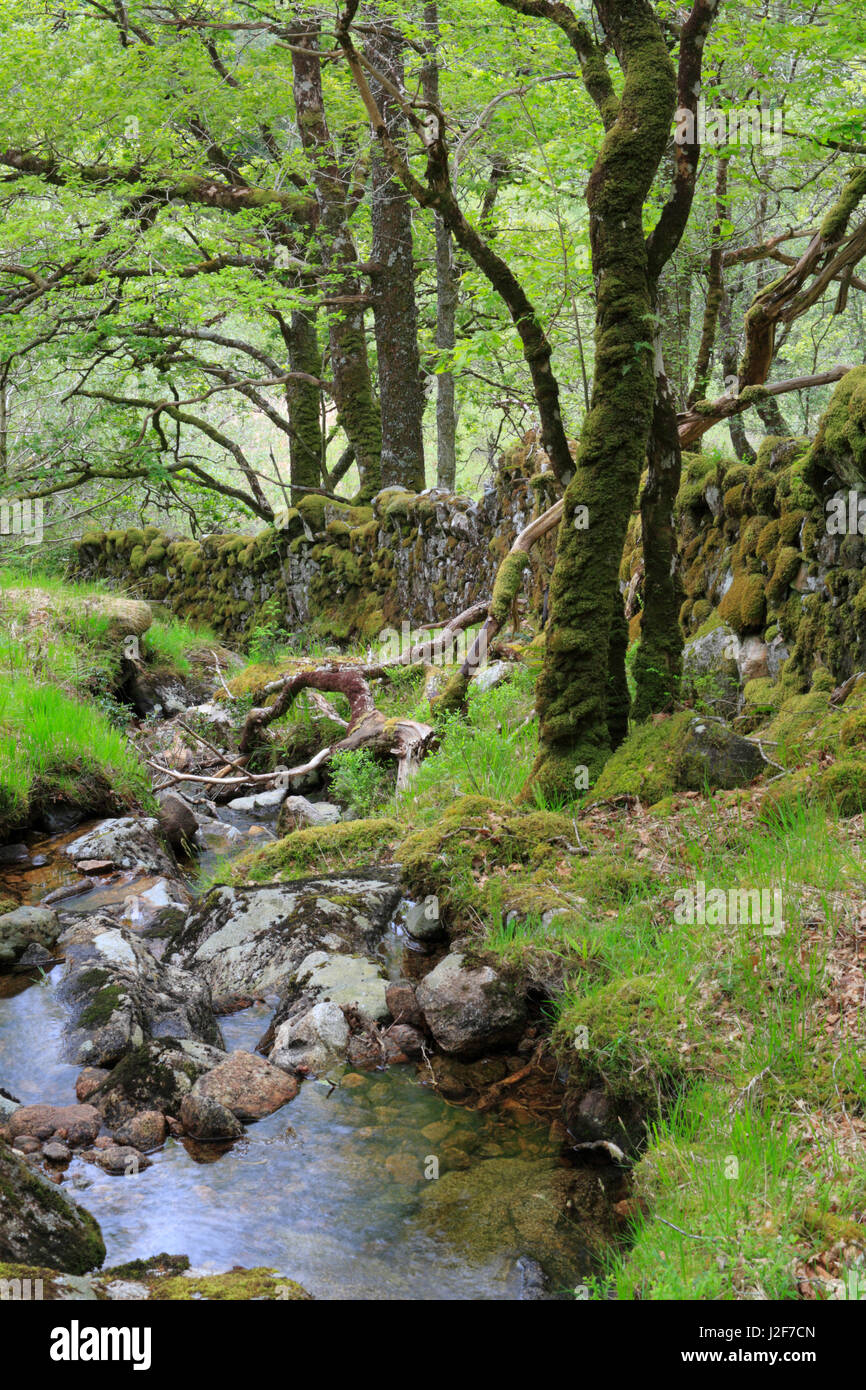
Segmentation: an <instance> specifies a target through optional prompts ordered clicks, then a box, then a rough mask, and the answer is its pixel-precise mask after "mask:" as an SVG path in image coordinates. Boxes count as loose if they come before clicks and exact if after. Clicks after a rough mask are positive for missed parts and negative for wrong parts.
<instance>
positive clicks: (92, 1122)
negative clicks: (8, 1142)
mask: <svg viewBox="0 0 866 1390" xmlns="http://www.w3.org/2000/svg"><path fill="white" fill-rule="evenodd" d="M101 1127H102V1117H101V1115H100V1114H99V1111H98V1110H96V1109H94V1107H93V1106H92V1105H21V1106H19V1107H18V1109H17V1110H14V1111H13V1112H12V1114H11V1115H10V1116H9V1118H8V1120H7V1121H6V1129H7V1132H8V1134H9V1137H10V1139H17V1137H18V1135H19V1134H30V1135H32V1136H33V1137H34V1138H35V1139H40V1140H42V1141H45V1140H47V1139H53V1138H54V1137H55V1136H57V1138H59V1139H63V1140H65V1142H66V1143H67V1144H69V1145H70V1146H71V1147H72V1148H77V1147H79V1146H80V1145H82V1144H92V1143H93V1141H94V1139H95V1138H96V1136H97V1134H98V1133H99V1131H100V1128H101Z"/></svg>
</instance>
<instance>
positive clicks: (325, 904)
mask: <svg viewBox="0 0 866 1390" xmlns="http://www.w3.org/2000/svg"><path fill="white" fill-rule="evenodd" d="M399 898H400V889H399V887H398V885H397V882H396V874H393V875H392V874H390V873H388V872H387V871H382V872H381V873H369V874H360V873H358V874H356V873H351V874H349V873H344V874H327V875H323V876H322V877H320V878H307V879H296V880H293V881H292V882H290V883H279V884H270V885H267V886H263V887H256V888H254V887H239V888H230V887H225V886H223V887H218V888H213V889H211V891H210V892H209V893H207V894H205V896H204V897H203V898H202V899H201V900H200V901H199V902H198V903H197V904H196V906H195V907H194V908H193V910H192V912H191V913H190V914H189V916H188V917H187V919H186V922H185V924H184V927H183V928H182V930H181V931H180V932H179V933H178V934H177V935H176V936H175V937H174V939H173V940H172V942H171V944H170V946H169V949H168V951H167V952H166V955H165V960H166V961H169V962H171V963H172V964H175V965H177V966H179V967H181V968H182V969H184V970H190V971H192V972H193V973H194V974H196V975H199V976H201V977H202V978H204V979H206V980H207V981H208V982H209V984H210V985H211V988H212V990H213V992H214V994H215V995H224V994H254V995H255V994H262V993H265V992H267V991H268V990H271V989H273V988H274V986H278V985H280V984H282V983H284V982H287V981H288V979H289V978H290V977H291V976H292V975H293V974H294V973H295V971H296V970H297V969H298V967H299V965H300V964H301V962H302V961H303V960H304V957H305V956H307V955H309V953H310V952H311V951H315V950H320V949H323V948H324V949H326V950H329V951H343V952H345V953H346V954H351V953H353V952H357V951H359V950H361V951H363V950H368V949H371V948H375V947H376V946H378V944H379V943H380V941H381V938H382V933H383V931H384V929H385V927H386V925H387V923H388V922H389V921H390V918H391V914H392V912H393V910H394V907H395V906H396V904H397V902H398V901H399Z"/></svg>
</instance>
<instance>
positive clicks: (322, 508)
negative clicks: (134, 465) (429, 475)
mask: <svg viewBox="0 0 866 1390" xmlns="http://www.w3.org/2000/svg"><path fill="white" fill-rule="evenodd" d="M544 465H545V456H544V455H543V454H542V452H541V450H540V449H539V448H538V446H537V444H536V441H535V437H534V436H533V435H532V434H528V435H527V436H526V437H525V438H524V439H523V440H521V441H520V442H519V443H518V444H515V445H513V446H512V447H511V448H509V449H508V450H506V451H505V453H504V454H503V456H502V458H501V459H500V462H499V467H498V470H497V474H496V478H495V480H494V482H493V483H491V484H490V485H488V486H487V487H486V488H485V490H484V492H483V495H482V498H481V500H480V501H477V502H476V501H473V500H471V499H470V498H468V497H460V496H455V495H452V494H449V493H446V492H443V491H440V490H432V491H429V492H424V493H420V494H415V493H409V492H403V491H401V490H400V489H397V488H389V489H386V490H384V491H382V492H380V493H379V494H378V495H377V496H376V497H375V498H374V499H373V501H372V504H371V505H369V506H351V505H349V504H348V503H344V502H335V501H330V500H329V499H327V498H325V497H322V496H320V495H318V494H312V493H311V494H308V495H307V496H306V497H304V498H303V499H302V500H301V501H300V502H299V503H298V505H297V506H296V507H292V508H290V509H289V510H288V511H287V512H284V513H283V514H282V515H281V516H280V517H278V518H277V522H278V524H277V525H276V526H275V527H267V528H265V529H264V530H262V531H259V532H258V533H257V534H255V535H213V536H207V537H204V538H203V539H201V540H192V539H190V538H189V537H184V536H179V535H175V536H172V535H170V534H168V533H166V532H164V531H161V530H159V529H158V528H157V527H154V526H149V527H144V528H136V527H132V528H129V529H127V530H123V531H93V532H89V533H87V534H85V535H84V536H83V537H82V539H81V541H80V543H79V546H78V572H79V574H80V575H81V576H82V577H87V578H96V577H102V578H108V579H114V578H116V579H118V580H120V581H121V582H122V583H123V584H124V585H125V586H127V587H129V588H130V589H131V590H132V591H133V592H134V593H135V594H136V595H137V596H140V597H142V598H146V599H153V600H157V601H160V602H163V603H166V604H167V605H169V607H171V609H172V610H173V611H174V612H176V613H177V614H178V615H180V616H182V617H185V618H188V619H190V621H192V622H199V623H204V624H207V625H208V626H210V627H212V628H215V629H216V630H217V631H218V632H220V633H222V634H224V635H225V636H227V637H230V638H236V637H242V636H243V635H244V634H245V633H248V632H249V631H251V630H252V629H253V628H255V627H256V626H258V625H259V624H260V623H261V622H262V621H264V619H265V616H267V620H268V621H270V622H276V624H277V625H279V626H281V627H283V628H285V629H286V630H288V631H298V630H300V629H304V630H306V631H312V632H315V633H319V634H320V635H321V636H323V637H329V638H332V639H335V640H342V639H346V638H350V637H361V638H372V637H375V636H377V635H378V634H379V633H380V632H381V631H382V630H383V629H384V628H388V627H395V628H397V629H398V630H399V629H400V627H401V624H402V623H403V622H408V623H410V624H411V625H412V626H420V625H421V624H423V623H424V622H437V621H442V620H443V619H445V618H448V617H451V616H453V615H454V614H456V613H459V612H461V611H462V609H464V608H466V607H468V606H469V605H470V604H472V603H474V602H477V601H479V600H481V599H485V598H488V597H489V596H490V595H491V593H492V590H493V581H494V579H495V576H496V571H497V568H498V566H499V562H500V560H501V559H502V557H503V555H504V554H505V553H506V552H507V550H508V548H509V546H510V545H511V542H512V541H513V539H514V537H515V535H516V534H517V532H518V531H519V530H520V529H521V528H522V527H523V526H525V525H526V524H527V522H528V521H530V520H531V518H532V517H533V516H535V515H536V514H537V513H538V511H539V510H543V509H544V508H545V507H546V506H548V505H549V504H550V501H551V500H553V498H552V496H551V497H548V493H549V492H550V488H549V486H548V483H549V480H550V479H551V478H552V475H551V474H549V473H548V472H545V471H543V469H544ZM551 559H552V555H551V554H550V552H549V547H548V549H547V551H545V548H544V547H539V548H538V553H537V554H534V568H533V571H532V573H531V574H527V576H526V578H525V580H524V586H523V592H524V594H525V596H526V597H527V598H528V599H529V601H530V602H532V603H533V604H539V605H540V600H541V592H542V589H543V586H544V584H545V583H546V582H547V577H548V574H549V562H550V560H551ZM266 605H267V607H266Z"/></svg>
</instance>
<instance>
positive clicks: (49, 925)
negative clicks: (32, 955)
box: [0, 907, 60, 971]
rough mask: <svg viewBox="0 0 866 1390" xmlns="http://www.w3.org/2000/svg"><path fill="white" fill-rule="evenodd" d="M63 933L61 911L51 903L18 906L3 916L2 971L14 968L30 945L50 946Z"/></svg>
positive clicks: (0, 919) (0, 924) (0, 940)
mask: <svg viewBox="0 0 866 1390" xmlns="http://www.w3.org/2000/svg"><path fill="white" fill-rule="evenodd" d="M59 935H60V921H59V919H58V916H57V913H56V912H52V911H51V910H50V908H47V907H16V908H15V910H14V911H13V912H6V913H4V914H3V916H2V917H0V971H2V970H9V969H11V968H12V967H13V966H14V965H15V963H16V961H19V960H20V959H21V957H22V956H23V955H24V953H25V951H27V949H28V947H30V946H41V947H43V948H44V949H45V950H50V949H51V947H53V945H54V943H55V942H56V940H57V938H58V936H59Z"/></svg>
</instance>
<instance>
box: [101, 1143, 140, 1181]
mask: <svg viewBox="0 0 866 1390" xmlns="http://www.w3.org/2000/svg"><path fill="white" fill-rule="evenodd" d="M85 1158H87V1159H88V1161H89V1162H90V1163H95V1164H96V1166H97V1167H98V1168H102V1169H103V1171H104V1172H106V1173H112V1174H114V1176H115V1177H125V1178H128V1177H132V1176H134V1174H136V1173H140V1172H141V1171H142V1170H143V1169H144V1168H149V1167H150V1163H149V1162H148V1160H147V1159H146V1158H145V1157H144V1155H143V1154H141V1153H139V1151H138V1149H133V1148H131V1147H130V1146H129V1145H125V1144H108V1145H106V1147H105V1148H104V1149H99V1148H97V1149H91V1150H90V1151H89V1152H88V1153H86V1154H85Z"/></svg>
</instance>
